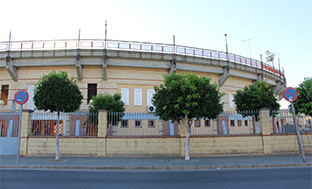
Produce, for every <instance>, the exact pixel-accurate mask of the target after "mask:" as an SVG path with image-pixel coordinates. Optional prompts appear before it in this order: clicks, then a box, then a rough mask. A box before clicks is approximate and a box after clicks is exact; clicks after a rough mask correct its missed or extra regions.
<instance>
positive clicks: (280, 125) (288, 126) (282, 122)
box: [270, 109, 312, 134]
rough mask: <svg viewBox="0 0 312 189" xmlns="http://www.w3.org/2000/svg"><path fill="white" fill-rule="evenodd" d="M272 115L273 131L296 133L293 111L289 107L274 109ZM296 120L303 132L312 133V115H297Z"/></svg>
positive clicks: (277, 132)
mask: <svg viewBox="0 0 312 189" xmlns="http://www.w3.org/2000/svg"><path fill="white" fill-rule="evenodd" d="M271 115H272V116H271V117H270V124H271V133H272V134H285V133H296V127H295V125H294V119H293V115H292V112H291V111H289V110H288V109H285V110H279V111H272V112H271ZM296 119H297V120H296V122H297V125H298V127H299V131H300V132H301V133H311V131H312V125H311V117H309V116H306V115H304V114H298V115H296Z"/></svg>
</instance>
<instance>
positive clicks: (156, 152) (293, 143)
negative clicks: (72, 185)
mask: <svg viewBox="0 0 312 189" xmlns="http://www.w3.org/2000/svg"><path fill="white" fill-rule="evenodd" d="M309 137H310V138H311V135H308V137H303V139H304V140H303V143H306V144H307V143H308V142H309V141H308V139H309ZM305 140H306V141H305ZM59 142H60V155H61V156H81V157H85V156H88V157H184V153H185V138H184V137H167V138H163V137H154V138H145V137H141V138H139V137H138V138H123V137H120V138H115V137H114V138H110V137H94V138H93V137H61V138H60V141H59ZM55 146H56V142H55V138H54V137H24V138H22V140H21V149H20V154H21V155H24V156H53V155H55ZM305 150H306V153H312V151H311V148H305ZM298 153H299V150H298V144H297V138H296V135H293V134H288V135H268V136H262V135H254V136H213V137H212V136H211V137H191V139H190V155H191V157H208V156H233V155H270V154H298Z"/></svg>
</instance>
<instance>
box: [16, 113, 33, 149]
mask: <svg viewBox="0 0 312 189" xmlns="http://www.w3.org/2000/svg"><path fill="white" fill-rule="evenodd" d="M33 112H34V111H33V110H23V111H22V125H21V130H20V131H18V132H21V143H20V155H27V145H28V142H27V137H28V136H30V135H31V129H32V122H31V115H32V113H33Z"/></svg>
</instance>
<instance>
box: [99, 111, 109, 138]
mask: <svg viewBox="0 0 312 189" xmlns="http://www.w3.org/2000/svg"><path fill="white" fill-rule="evenodd" d="M98 112H99V113H98V120H99V122H98V137H106V136H107V111H106V110H99V111H98Z"/></svg>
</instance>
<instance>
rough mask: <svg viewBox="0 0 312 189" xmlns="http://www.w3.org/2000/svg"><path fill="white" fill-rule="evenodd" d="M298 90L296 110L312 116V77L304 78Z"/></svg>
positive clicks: (295, 103)
mask: <svg viewBox="0 0 312 189" xmlns="http://www.w3.org/2000/svg"><path fill="white" fill-rule="evenodd" d="M296 90H297V92H298V98H297V100H296V101H295V102H294V106H295V109H296V112H297V113H304V114H305V115H310V116H312V77H310V78H309V77H306V78H304V81H303V82H301V83H300V84H299V87H297V88H296Z"/></svg>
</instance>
